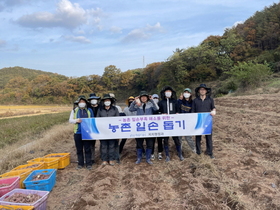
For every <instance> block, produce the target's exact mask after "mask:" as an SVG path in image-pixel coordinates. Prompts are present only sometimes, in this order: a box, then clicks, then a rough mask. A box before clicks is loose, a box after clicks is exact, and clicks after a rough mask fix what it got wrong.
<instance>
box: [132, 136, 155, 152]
mask: <svg viewBox="0 0 280 210" xmlns="http://www.w3.org/2000/svg"><path fill="white" fill-rule="evenodd" d="M144 140H146V149H151V150H152V149H153V144H154V141H155V139H154V138H137V139H136V149H142V150H143V149H144V147H143V143H144Z"/></svg>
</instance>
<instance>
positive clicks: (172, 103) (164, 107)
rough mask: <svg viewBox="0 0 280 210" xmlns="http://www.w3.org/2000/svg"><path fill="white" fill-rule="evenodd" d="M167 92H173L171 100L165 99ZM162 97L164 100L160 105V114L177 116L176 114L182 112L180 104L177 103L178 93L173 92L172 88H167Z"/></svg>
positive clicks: (163, 89) (162, 91)
mask: <svg viewBox="0 0 280 210" xmlns="http://www.w3.org/2000/svg"><path fill="white" fill-rule="evenodd" d="M166 90H171V92H172V95H171V97H170V98H169V99H167V98H166V97H165V91H166ZM160 95H161V98H162V100H161V101H160V102H159V103H158V106H159V113H160V114H176V113H179V112H180V111H179V106H178V102H177V99H176V92H175V90H173V88H172V87H170V86H165V87H164V88H162V90H161V91H160ZM167 101H168V102H167ZM168 105H169V106H168ZM168 111H169V112H168Z"/></svg>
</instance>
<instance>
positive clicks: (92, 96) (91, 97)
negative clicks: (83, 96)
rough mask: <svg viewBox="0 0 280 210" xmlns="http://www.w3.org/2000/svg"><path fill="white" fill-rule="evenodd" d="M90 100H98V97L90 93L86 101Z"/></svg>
mask: <svg viewBox="0 0 280 210" xmlns="http://www.w3.org/2000/svg"><path fill="white" fill-rule="evenodd" d="M91 99H97V100H98V99H100V97H99V96H96V94H95V93H91V94H89V98H88V100H89V101H90V100H91Z"/></svg>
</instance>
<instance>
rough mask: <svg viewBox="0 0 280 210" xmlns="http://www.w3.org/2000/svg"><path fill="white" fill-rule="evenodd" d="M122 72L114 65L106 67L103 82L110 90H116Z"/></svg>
mask: <svg viewBox="0 0 280 210" xmlns="http://www.w3.org/2000/svg"><path fill="white" fill-rule="evenodd" d="M120 74H121V70H120V69H118V68H117V67H116V66H114V65H110V66H107V67H105V69H104V72H103V75H102V82H103V83H104V85H105V86H106V87H107V89H109V90H116V89H117V87H118V86H119V83H120Z"/></svg>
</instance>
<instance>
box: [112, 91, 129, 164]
mask: <svg viewBox="0 0 280 210" xmlns="http://www.w3.org/2000/svg"><path fill="white" fill-rule="evenodd" d="M109 95H110V96H111V97H112V99H113V104H112V105H113V106H115V107H116V108H117V109H118V111H119V115H120V116H125V114H124V112H123V110H122V108H121V107H120V106H119V105H117V99H116V97H115V94H114V93H109ZM120 140H121V139H118V140H117V141H115V160H116V161H117V163H118V164H120V163H121V161H120V153H119V141H120Z"/></svg>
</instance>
